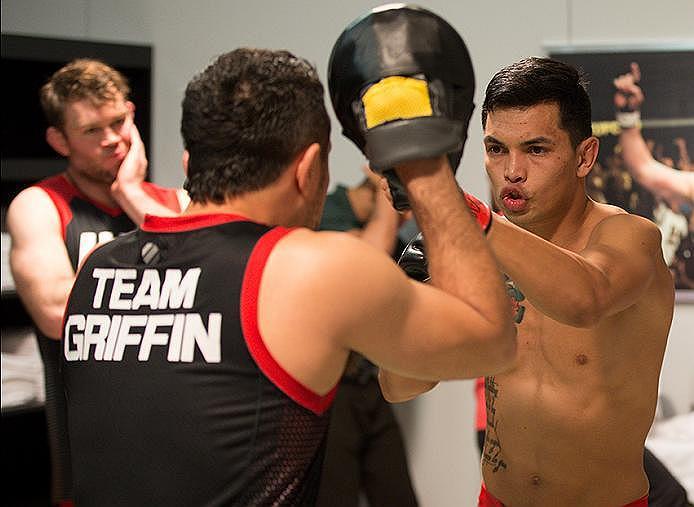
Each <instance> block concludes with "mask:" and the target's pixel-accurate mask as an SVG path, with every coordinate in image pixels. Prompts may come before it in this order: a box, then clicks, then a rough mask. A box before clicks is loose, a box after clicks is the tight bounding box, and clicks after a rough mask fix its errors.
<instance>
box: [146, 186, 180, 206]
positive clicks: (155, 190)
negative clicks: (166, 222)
mask: <svg viewBox="0 0 694 507" xmlns="http://www.w3.org/2000/svg"><path fill="white" fill-rule="evenodd" d="M142 190H144V192H145V193H146V194H147V195H149V196H150V197H151V198H152V199H154V200H155V201H157V202H158V203H160V204H162V205H164V206H166V207H167V208H169V209H170V210H171V211H174V212H176V213H180V212H181V203H180V202H179V200H178V193H177V192H176V189H175V188H165V187H160V186H159V185H155V184H154V183H149V182H148V181H143V182H142Z"/></svg>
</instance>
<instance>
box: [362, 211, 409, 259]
mask: <svg viewBox="0 0 694 507" xmlns="http://www.w3.org/2000/svg"><path fill="white" fill-rule="evenodd" d="M386 206H388V208H390V209H383V207H382V206H380V205H376V207H375V208H374V212H373V214H372V216H371V218H370V219H369V221H368V222H367V224H366V225H365V226H364V227H363V228H362V230H361V231H360V234H359V236H360V237H361V238H362V239H363V240H364V241H366V242H367V243H369V244H370V245H373V246H375V247H376V248H378V249H380V250H382V251H384V252H387V253H388V254H392V253H393V251H394V249H395V243H396V241H397V235H398V228H399V226H400V216H399V215H398V213H397V212H396V211H395V210H394V209H392V208H391V207H390V204H389V203H386Z"/></svg>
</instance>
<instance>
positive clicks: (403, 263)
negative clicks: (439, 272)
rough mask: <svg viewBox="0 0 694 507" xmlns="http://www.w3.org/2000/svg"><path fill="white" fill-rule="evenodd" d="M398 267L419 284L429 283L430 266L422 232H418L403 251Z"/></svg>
mask: <svg viewBox="0 0 694 507" xmlns="http://www.w3.org/2000/svg"><path fill="white" fill-rule="evenodd" d="M398 266H400V267H401V268H402V270H403V271H404V272H405V274H406V275H407V276H409V277H410V278H412V279H414V280H417V281H418V282H424V283H426V282H428V281H429V279H430V278H431V277H430V276H429V264H428V262H427V257H426V253H425V252H424V237H423V236H422V233H421V232H418V233H417V234H416V235H415V237H414V238H412V239H411V240H410V242H409V243H408V244H407V246H406V247H405V249H404V250H403V251H402V254H400V258H399V259H398Z"/></svg>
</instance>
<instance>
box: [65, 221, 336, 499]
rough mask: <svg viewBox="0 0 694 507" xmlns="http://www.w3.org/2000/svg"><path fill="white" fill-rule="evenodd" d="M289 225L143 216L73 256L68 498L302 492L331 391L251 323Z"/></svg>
mask: <svg viewBox="0 0 694 507" xmlns="http://www.w3.org/2000/svg"><path fill="white" fill-rule="evenodd" d="M289 232H290V230H288V229H285V228H282V227H274V228H273V227H268V226H265V225H260V224H256V223H252V222H249V221H247V220H246V219H243V218H241V217H237V216H234V215H220V214H217V215H197V216H183V217H178V218H160V217H148V218H147V219H146V221H145V223H144V225H143V227H142V229H140V230H137V231H135V232H133V233H130V234H126V235H124V236H121V237H120V238H117V239H115V240H113V241H112V242H110V243H107V244H106V245H104V246H101V247H100V248H98V249H97V250H95V251H94V253H93V254H91V255H90V256H89V257H88V258H87V259H86V261H85V263H84V265H83V267H82V269H81V271H80V273H79V276H78V277H77V280H76V282H75V285H74V287H73V291H72V294H71V296H70V301H69V303H68V307H67V311H66V315H65V323H64V334H63V370H64V371H63V376H64V381H65V387H66V394H67V403H68V423H69V433H70V447H71V451H72V458H73V460H72V462H73V472H74V487H75V501H76V503H77V505H98V506H101V505H109V506H113V505H167V506H178V505H180V506H193V505H194V506H200V505H239V506H249V505H312V504H313V503H314V501H315V497H316V494H317V491H318V483H319V480H320V470H321V464H322V459H323V453H324V442H325V435H326V432H327V424H328V419H329V417H328V414H327V409H328V407H329V406H330V404H331V402H332V399H333V397H334V394H335V390H334V389H333V390H332V391H331V392H330V393H328V394H327V395H324V396H320V395H318V394H317V393H315V392H313V391H311V390H310V389H308V388H306V387H305V386H303V385H302V384H300V383H299V382H298V381H297V380H296V379H294V378H293V377H292V376H291V375H289V374H288V373H287V372H286V371H285V370H283V369H282V367H281V366H280V365H279V364H278V363H277V362H276V361H275V360H274V359H273V357H272V356H271V354H270V353H269V351H268V350H267V348H266V347H265V344H264V342H263V337H262V336H261V334H260V331H259V329H258V323H257V298H258V290H259V286H260V280H261V277H262V273H263V269H264V267H265V262H266V259H267V257H268V256H269V255H270V252H271V251H272V249H273V248H274V246H275V244H276V242H277V241H279V240H280V239H281V238H282V237H283V236H284V235H285V234H287V233H289ZM296 346H297V347H301V346H302V344H301V343H297V344H296Z"/></svg>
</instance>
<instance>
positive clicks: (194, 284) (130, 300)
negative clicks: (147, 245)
mask: <svg viewBox="0 0 694 507" xmlns="http://www.w3.org/2000/svg"><path fill="white" fill-rule="evenodd" d="M92 277H93V278H94V279H96V289H95V290H94V299H93V300H92V308H101V306H102V305H103V300H104V293H105V292H106V289H107V288H108V287H109V282H110V286H111V297H110V299H109V302H108V308H109V309H110V310H138V309H140V308H142V307H149V308H151V309H152V310H166V309H169V308H171V309H175V310H178V309H179V308H192V307H193V303H194V302H195V293H196V291H197V289H198V280H199V279H200V268H190V269H188V270H186V272H185V274H183V271H182V270H180V269H167V270H166V271H165V273H164V282H163V283H162V282H161V279H160V277H159V271H157V270H156V269H145V270H144V271H143V272H142V279H141V280H140V282H139V284H138V286H137V289H136V288H135V284H134V283H130V281H131V280H135V279H137V270H135V269H105V268H94V270H93V271H92ZM133 295H134V296H133Z"/></svg>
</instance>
